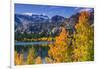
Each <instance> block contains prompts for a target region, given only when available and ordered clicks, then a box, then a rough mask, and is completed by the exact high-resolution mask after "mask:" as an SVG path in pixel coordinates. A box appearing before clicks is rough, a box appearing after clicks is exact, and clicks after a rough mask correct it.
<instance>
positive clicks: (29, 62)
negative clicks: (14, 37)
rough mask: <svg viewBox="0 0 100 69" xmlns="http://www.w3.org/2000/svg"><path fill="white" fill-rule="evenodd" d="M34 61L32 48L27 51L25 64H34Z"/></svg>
mask: <svg viewBox="0 0 100 69" xmlns="http://www.w3.org/2000/svg"><path fill="white" fill-rule="evenodd" d="M34 60H35V54H34V48H33V47H32V48H30V49H29V53H28V56H27V64H34Z"/></svg>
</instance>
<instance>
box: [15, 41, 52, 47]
mask: <svg viewBox="0 0 100 69" xmlns="http://www.w3.org/2000/svg"><path fill="white" fill-rule="evenodd" d="M53 43H54V42H52V41H51V42H48V41H39V42H15V45H17V46H23V45H42V44H53Z"/></svg>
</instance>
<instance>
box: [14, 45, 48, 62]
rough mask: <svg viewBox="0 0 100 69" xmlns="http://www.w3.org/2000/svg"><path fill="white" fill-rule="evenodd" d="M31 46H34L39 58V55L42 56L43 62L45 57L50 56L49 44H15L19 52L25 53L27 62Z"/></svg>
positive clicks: (36, 55)
mask: <svg viewBox="0 0 100 69" xmlns="http://www.w3.org/2000/svg"><path fill="white" fill-rule="evenodd" d="M30 48H34V54H35V57H36V58H37V57H38V56H40V57H41V59H42V62H44V60H43V59H45V57H47V56H48V50H49V46H44V45H35V46H33V45H31V46H30V45H27V46H15V51H17V52H18V53H19V54H23V56H24V62H26V60H27V56H28V52H29V49H30Z"/></svg>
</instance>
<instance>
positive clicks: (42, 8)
mask: <svg viewBox="0 0 100 69" xmlns="http://www.w3.org/2000/svg"><path fill="white" fill-rule="evenodd" d="M14 7H15V13H17V14H27V15H32V14H37V15H47V16H49V17H50V18H51V17H52V16H55V15H60V16H63V17H66V18H68V17H70V16H71V15H73V14H75V13H77V12H81V11H91V10H93V8H85V7H68V6H50V5H35V4H15V6H14Z"/></svg>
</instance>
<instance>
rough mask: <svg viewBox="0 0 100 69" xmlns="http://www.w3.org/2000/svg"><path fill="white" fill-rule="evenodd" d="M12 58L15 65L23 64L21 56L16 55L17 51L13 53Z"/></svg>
mask: <svg viewBox="0 0 100 69" xmlns="http://www.w3.org/2000/svg"><path fill="white" fill-rule="evenodd" d="M14 54H15V56H14V63H15V65H22V64H23V54H18V53H17V51H15V53H14Z"/></svg>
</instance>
